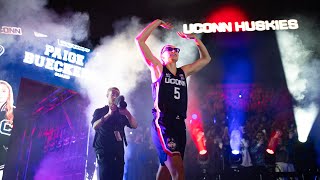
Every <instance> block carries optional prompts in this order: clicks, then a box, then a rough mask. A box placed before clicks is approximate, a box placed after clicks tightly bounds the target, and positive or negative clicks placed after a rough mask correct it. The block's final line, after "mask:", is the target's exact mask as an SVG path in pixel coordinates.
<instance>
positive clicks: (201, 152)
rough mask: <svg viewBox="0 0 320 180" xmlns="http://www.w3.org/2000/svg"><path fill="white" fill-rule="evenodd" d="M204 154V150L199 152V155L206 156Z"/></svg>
mask: <svg viewBox="0 0 320 180" xmlns="http://www.w3.org/2000/svg"><path fill="white" fill-rule="evenodd" d="M206 153H207V150H205V149H204V150H201V151H200V152H199V154H200V155H204V154H206Z"/></svg>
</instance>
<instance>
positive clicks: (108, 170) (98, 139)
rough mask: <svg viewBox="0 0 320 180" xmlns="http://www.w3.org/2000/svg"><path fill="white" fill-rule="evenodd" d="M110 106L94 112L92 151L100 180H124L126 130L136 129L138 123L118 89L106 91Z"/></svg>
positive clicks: (113, 88)
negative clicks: (125, 128) (94, 154)
mask: <svg viewBox="0 0 320 180" xmlns="http://www.w3.org/2000/svg"><path fill="white" fill-rule="evenodd" d="M107 99H108V105H106V106H104V107H102V108H98V109H96V110H95V111H94V114H93V119H92V121H91V124H92V127H93V128H94V130H95V136H94V141H93V147H94V149H95V153H96V158H97V161H98V171H99V172H98V176H99V179H100V180H108V179H110V180H122V178H123V172H124V146H123V144H124V143H125V144H126V145H127V141H126V136H125V132H124V127H125V126H127V127H129V128H132V129H136V128H137V126H138V124H137V121H136V119H135V118H134V117H133V116H132V114H131V113H130V112H129V111H128V109H127V108H126V107H127V103H126V102H125V101H124V97H123V96H120V90H119V89H118V88H116V87H112V88H109V89H108V91H107Z"/></svg>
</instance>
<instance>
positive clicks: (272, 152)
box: [266, 148, 274, 154]
mask: <svg viewBox="0 0 320 180" xmlns="http://www.w3.org/2000/svg"><path fill="white" fill-rule="evenodd" d="M266 151H267V153H269V154H274V151H273V150H272V149H269V148H268V149H267V150H266Z"/></svg>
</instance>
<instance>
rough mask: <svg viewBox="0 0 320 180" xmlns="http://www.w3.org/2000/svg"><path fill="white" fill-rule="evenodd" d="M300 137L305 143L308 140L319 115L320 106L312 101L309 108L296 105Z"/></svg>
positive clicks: (295, 112)
mask: <svg viewBox="0 0 320 180" xmlns="http://www.w3.org/2000/svg"><path fill="white" fill-rule="evenodd" d="M293 110H294V114H295V119H296V124H297V131H298V139H299V141H300V142H302V143H304V142H306V141H307V139H308V136H309V133H310V130H311V128H312V125H313V123H314V121H315V119H316V117H317V114H318V112H319V108H318V107H317V106H316V105H315V104H314V103H312V104H311V105H309V107H307V108H301V107H295V108H294V109H293Z"/></svg>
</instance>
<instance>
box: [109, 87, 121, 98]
mask: <svg viewBox="0 0 320 180" xmlns="http://www.w3.org/2000/svg"><path fill="white" fill-rule="evenodd" d="M113 90H116V91H118V92H119V94H120V90H119V89H118V88H117V87H111V88H109V89H108V90H107V96H108V95H109V93H110V92H112V91H113Z"/></svg>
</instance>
